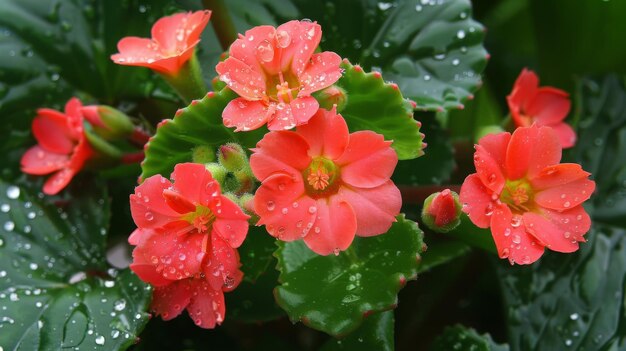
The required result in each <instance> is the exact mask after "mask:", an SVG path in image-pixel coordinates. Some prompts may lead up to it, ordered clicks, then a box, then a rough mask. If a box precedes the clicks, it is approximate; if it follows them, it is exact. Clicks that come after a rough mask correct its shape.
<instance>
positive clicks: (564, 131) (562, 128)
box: [549, 123, 577, 149]
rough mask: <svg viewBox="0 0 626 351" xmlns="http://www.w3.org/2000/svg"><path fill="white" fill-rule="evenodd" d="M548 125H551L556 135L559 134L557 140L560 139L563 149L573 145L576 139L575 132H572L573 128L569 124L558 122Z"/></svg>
mask: <svg viewBox="0 0 626 351" xmlns="http://www.w3.org/2000/svg"><path fill="white" fill-rule="evenodd" d="M549 127H552V129H554V132H555V133H556V135H558V136H559V140H560V141H561V146H562V147H563V148H564V149H567V148H570V147H572V146H574V144H576V139H577V137H576V132H574V129H573V128H572V126H570V125H569V124H567V123H558V124H552V125H550V126H549Z"/></svg>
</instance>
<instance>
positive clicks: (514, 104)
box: [507, 68, 539, 113]
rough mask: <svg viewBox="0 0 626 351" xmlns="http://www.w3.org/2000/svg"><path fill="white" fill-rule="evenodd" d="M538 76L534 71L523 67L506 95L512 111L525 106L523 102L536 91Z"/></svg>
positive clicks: (515, 111) (514, 111)
mask: <svg viewBox="0 0 626 351" xmlns="http://www.w3.org/2000/svg"><path fill="white" fill-rule="evenodd" d="M538 87H539V77H537V75H536V74H535V72H533V71H531V70H528V69H526V68H524V69H523V70H522V72H521V73H520V75H519V76H518V77H517V79H516V80H515V84H513V91H512V92H511V94H510V95H509V96H507V102H508V103H509V108H510V109H511V112H512V113H517V112H518V111H519V110H520V109H523V108H525V104H526V103H527V102H528V101H529V100H530V99H531V98H532V97H533V96H534V95H535V94H536V93H537V89H538Z"/></svg>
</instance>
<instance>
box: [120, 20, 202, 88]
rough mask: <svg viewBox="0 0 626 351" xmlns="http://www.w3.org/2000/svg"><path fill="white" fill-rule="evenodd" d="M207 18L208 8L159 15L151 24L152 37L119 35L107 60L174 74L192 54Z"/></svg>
mask: <svg viewBox="0 0 626 351" xmlns="http://www.w3.org/2000/svg"><path fill="white" fill-rule="evenodd" d="M210 17H211V11H208V10H204V11H196V12H193V13H191V12H188V13H177V14H175V15H172V16H167V17H163V18H161V19H159V20H158V21H157V22H156V23H155V24H154V26H152V39H147V38H138V37H125V38H122V39H121V40H120V41H119V42H118V43H117V49H118V50H119V53H118V54H114V55H112V56H111V60H113V61H114V62H115V63H117V64H120V65H126V66H142V67H148V68H150V69H152V70H154V71H156V72H159V73H162V74H165V75H174V76H175V75H176V74H177V73H178V71H179V70H180V69H181V67H182V66H183V65H184V64H185V62H187V61H188V60H189V59H190V58H191V56H192V55H193V52H194V48H195V47H196V45H197V44H198V43H199V42H200V34H202V31H203V30H204V27H206V25H207V23H209V18H210Z"/></svg>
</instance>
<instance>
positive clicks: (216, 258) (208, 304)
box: [128, 229, 243, 328]
mask: <svg viewBox="0 0 626 351" xmlns="http://www.w3.org/2000/svg"><path fill="white" fill-rule="evenodd" d="M161 235H162V234H161V233H159V232H157V231H155V230H151V229H137V230H135V232H133V234H132V235H131V236H130V238H129V239H128V241H129V243H131V244H132V245H136V246H137V247H136V248H135V250H134V251H133V259H134V261H133V264H131V265H130V268H131V269H132V270H133V272H135V273H136V274H137V275H138V276H139V278H141V279H142V280H143V281H145V282H148V283H150V284H152V285H154V286H155V288H154V294H153V298H152V304H151V306H150V309H151V310H153V311H154V312H155V313H156V314H157V315H161V317H162V318H163V319H164V320H170V319H173V318H175V317H177V316H178V315H180V313H181V312H182V311H183V310H184V309H187V312H188V313H189V316H190V317H191V318H192V319H193V320H194V322H195V323H196V325H198V326H200V327H202V328H213V327H215V325H216V324H221V322H222V321H223V320H224V316H225V313H226V306H225V303H224V291H232V290H234V289H235V288H236V287H237V286H238V285H239V283H240V282H241V279H242V277H243V273H242V272H241V271H240V270H239V266H240V265H241V264H240V263H239V254H238V253H237V250H235V249H233V248H231V247H230V246H229V245H228V244H227V243H226V242H225V241H224V240H223V239H221V237H220V236H219V235H213V236H212V237H211V239H212V240H211V241H212V242H211V244H210V245H211V250H210V254H209V255H207V256H206V257H204V255H203V254H200V253H198V255H202V256H203V257H202V259H201V264H200V265H201V269H200V271H199V272H197V273H194V274H193V275H187V274H185V277H181V276H179V275H178V274H177V276H176V277H173V279H168V278H166V277H165V276H164V275H163V274H162V273H163V272H162V270H163V269H164V268H163V267H164V265H161V264H165V263H167V261H168V260H172V261H174V262H175V263H174V264H177V265H178V267H184V266H185V265H184V262H185V261H186V260H187V257H186V256H180V255H183V254H181V253H179V256H174V255H172V256H169V255H159V253H157V252H151V251H152V250H153V249H154V242H162V240H161V238H160V236H161ZM173 245H180V243H179V244H176V243H172V245H165V246H164V247H162V249H164V250H167V249H171V248H172V246H173ZM192 259H193V257H189V260H192ZM166 269H167V268H166ZM160 270H161V271H160Z"/></svg>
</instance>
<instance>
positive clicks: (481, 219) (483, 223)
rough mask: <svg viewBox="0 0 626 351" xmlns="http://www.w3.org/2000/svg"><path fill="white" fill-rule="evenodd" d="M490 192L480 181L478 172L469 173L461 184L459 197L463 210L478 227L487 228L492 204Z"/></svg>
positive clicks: (491, 212) (492, 207)
mask: <svg viewBox="0 0 626 351" xmlns="http://www.w3.org/2000/svg"><path fill="white" fill-rule="evenodd" d="M491 195H492V192H491V190H489V189H488V188H487V187H486V186H485V185H484V184H483V182H482V181H481V179H480V177H479V176H478V174H476V173H474V174H470V175H469V176H467V178H465V181H464V182H463V185H462V186H461V194H460V195H459V199H460V200H461V203H462V204H463V212H465V213H467V215H468V216H469V219H470V220H471V221H472V223H474V224H475V225H476V226H478V227H480V228H489V223H490V222H491V218H490V217H491V215H492V214H493V210H494V205H493V200H492V199H491Z"/></svg>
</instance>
